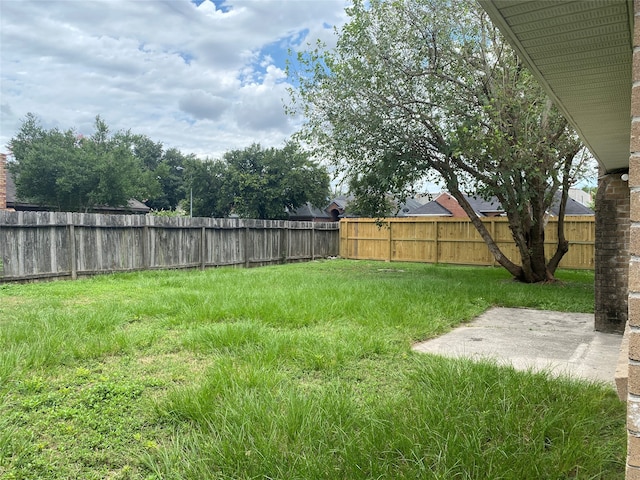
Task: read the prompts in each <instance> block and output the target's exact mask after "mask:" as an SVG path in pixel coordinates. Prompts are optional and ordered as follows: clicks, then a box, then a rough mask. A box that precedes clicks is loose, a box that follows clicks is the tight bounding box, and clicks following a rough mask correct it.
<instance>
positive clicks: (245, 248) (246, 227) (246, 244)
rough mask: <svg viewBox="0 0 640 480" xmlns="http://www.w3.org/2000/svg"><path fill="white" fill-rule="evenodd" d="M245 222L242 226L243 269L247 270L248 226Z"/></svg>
mask: <svg viewBox="0 0 640 480" xmlns="http://www.w3.org/2000/svg"><path fill="white" fill-rule="evenodd" d="M246 222H247V220H245V226H244V267H245V268H249V226H248V225H247V224H246Z"/></svg>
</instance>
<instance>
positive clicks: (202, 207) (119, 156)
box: [9, 113, 329, 219]
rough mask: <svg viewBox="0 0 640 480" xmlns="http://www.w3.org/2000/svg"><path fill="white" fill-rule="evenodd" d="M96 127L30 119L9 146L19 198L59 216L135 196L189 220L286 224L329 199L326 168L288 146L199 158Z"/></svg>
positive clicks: (99, 122)
mask: <svg viewBox="0 0 640 480" xmlns="http://www.w3.org/2000/svg"><path fill="white" fill-rule="evenodd" d="M94 129H95V131H94V133H93V134H92V135H91V136H83V135H80V134H78V133H77V132H76V131H75V130H74V129H68V130H65V131H62V130H59V129H57V128H53V129H49V130H47V129H44V128H43V127H42V126H41V124H40V122H39V120H38V118H37V117H36V116H35V115H33V114H31V113H30V114H28V115H27V116H26V118H25V119H24V121H23V123H22V125H21V127H20V129H19V131H18V133H17V134H16V135H15V136H14V137H13V138H12V139H11V140H10V142H9V148H10V150H11V157H12V158H11V161H10V163H9V170H10V172H11V173H12V175H13V177H14V179H15V183H16V190H17V195H18V197H19V198H21V199H23V200H28V201H32V202H34V203H37V204H40V205H43V206H47V207H48V208H50V209H54V210H58V211H80V212H82V211H87V210H88V209H90V208H92V207H95V206H100V205H109V206H123V205H126V204H127V201H128V200H129V199H131V198H136V199H139V200H142V201H144V202H145V203H146V204H147V205H148V206H149V207H151V208H152V209H153V210H156V211H168V210H176V209H179V208H180V207H182V208H183V209H184V210H186V211H189V210H190V208H191V207H192V210H193V215H194V216H205V217H210V216H211V217H226V216H229V215H231V214H235V215H238V216H240V217H243V218H262V219H282V218H287V212H288V211H292V210H294V209H296V208H298V207H300V206H302V205H305V204H306V203H307V202H309V203H311V204H313V205H316V206H324V204H325V203H326V201H327V196H328V193H329V175H328V173H327V171H326V169H325V168H324V167H323V166H321V165H319V164H318V163H317V162H315V161H313V160H312V159H311V158H310V157H309V155H308V154H307V153H305V152H303V151H302V150H301V149H300V148H299V147H298V146H297V145H296V144H294V143H291V142H289V143H287V144H285V146H284V147H283V148H280V149H278V148H263V147H261V146H260V145H258V144H254V145H251V146H249V147H247V148H245V149H243V150H232V151H229V152H227V153H226V154H224V155H223V158H222V159H215V160H214V159H205V160H200V159H198V158H197V157H196V156H195V155H194V154H188V155H185V154H183V153H182V152H180V151H179V150H177V149H175V148H170V149H167V150H165V149H164V147H163V144H162V143H161V142H154V141H153V140H151V139H150V138H149V137H147V136H145V135H139V134H134V133H132V132H131V131H128V130H127V131H118V132H115V133H111V131H110V129H109V127H108V125H107V124H106V123H105V122H104V120H102V118H100V117H99V116H98V117H96V121H95V127H94ZM191 200H192V202H191Z"/></svg>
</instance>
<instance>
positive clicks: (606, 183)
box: [595, 173, 630, 333]
mask: <svg viewBox="0 0 640 480" xmlns="http://www.w3.org/2000/svg"><path fill="white" fill-rule="evenodd" d="M629 207H630V205H629V183H628V182H627V181H626V180H624V179H623V178H622V175H621V174H619V173H618V174H610V175H601V176H600V180H599V181H598V194H597V196H596V239H595V240H596V242H595V243H596V244H595V296H596V298H595V329H596V330H598V331H601V332H619V333H622V332H624V328H625V325H626V323H627V317H628V311H627V290H628V273H629V225H630V222H629Z"/></svg>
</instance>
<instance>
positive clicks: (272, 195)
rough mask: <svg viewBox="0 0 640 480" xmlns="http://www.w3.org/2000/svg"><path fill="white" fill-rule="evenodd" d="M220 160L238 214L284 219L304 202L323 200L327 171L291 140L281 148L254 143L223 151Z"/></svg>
mask: <svg viewBox="0 0 640 480" xmlns="http://www.w3.org/2000/svg"><path fill="white" fill-rule="evenodd" d="M224 162H225V163H226V166H227V171H226V176H227V178H226V183H225V187H224V188H225V191H226V196H227V198H229V199H231V201H232V205H233V211H234V213H236V214H237V215H239V216H240V217H244V218H263V219H286V218H288V214H287V212H291V211H292V210H295V209H296V208H298V207H301V206H303V205H305V204H306V203H307V202H310V203H311V204H313V205H315V206H324V205H325V204H326V202H327V196H328V194H329V174H328V173H327V171H326V169H325V168H324V167H322V166H320V165H319V164H318V163H316V162H314V161H312V160H311V159H310V157H309V154H307V153H305V152H303V151H302V150H300V148H299V147H298V146H297V145H296V144H294V143H291V142H289V143H287V144H286V145H285V146H284V148H282V149H276V148H266V149H265V148H262V147H261V146H260V145H258V144H254V145H251V146H250V147H247V148H245V149H244V150H233V151H230V152H227V153H226V154H225V155H224Z"/></svg>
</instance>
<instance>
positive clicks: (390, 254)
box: [387, 219, 393, 262]
mask: <svg viewBox="0 0 640 480" xmlns="http://www.w3.org/2000/svg"><path fill="white" fill-rule="evenodd" d="M387 225H388V228H389V259H388V260H387V262H391V257H392V256H393V233H392V232H391V219H389V221H388V222H387Z"/></svg>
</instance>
